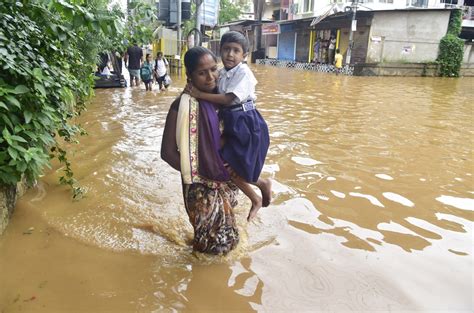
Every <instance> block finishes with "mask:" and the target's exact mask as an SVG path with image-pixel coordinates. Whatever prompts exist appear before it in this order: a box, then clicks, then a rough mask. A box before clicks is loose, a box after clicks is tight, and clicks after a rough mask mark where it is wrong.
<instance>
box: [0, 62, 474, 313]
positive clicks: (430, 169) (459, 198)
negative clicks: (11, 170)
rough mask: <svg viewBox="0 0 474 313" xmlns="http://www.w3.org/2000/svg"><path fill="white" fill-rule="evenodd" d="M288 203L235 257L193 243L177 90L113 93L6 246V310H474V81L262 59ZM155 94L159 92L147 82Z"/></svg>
mask: <svg viewBox="0 0 474 313" xmlns="http://www.w3.org/2000/svg"><path fill="white" fill-rule="evenodd" d="M253 70H254V71H255V74H256V77H257V79H258V80H259V85H258V86H257V89H258V90H257V91H258V106H259V109H260V111H261V113H262V115H263V116H264V117H265V118H266V120H267V122H268V124H269V127H270V132H271V147H270V151H269V155H268V159H267V162H266V165H265V168H264V172H263V176H265V177H271V178H272V179H273V182H274V183H273V189H274V199H273V204H272V205H271V206H270V207H268V208H264V209H262V210H261V211H260V212H259V216H258V218H257V219H256V220H255V221H254V222H252V223H250V224H247V223H246V222H245V217H246V214H247V211H248V208H249V202H248V201H247V200H246V199H245V198H244V197H243V196H241V198H240V200H241V201H240V205H239V206H238V208H237V209H236V214H237V217H238V223H239V227H240V231H241V234H242V240H241V243H240V244H239V247H238V249H237V250H236V251H234V252H232V253H231V254H229V255H228V256H226V257H209V256H204V255H196V254H192V253H191V248H190V246H189V242H190V239H191V238H192V232H191V227H190V224H189V223H188V221H187V216H186V213H185V210H184V207H183V203H182V196H181V189H180V177H179V174H178V173H177V172H175V171H173V170H172V169H171V168H170V167H169V166H167V164H165V163H164V162H163V161H162V160H161V159H160V156H159V154H160V144H161V136H162V131H163V126H164V120H165V116H166V113H167V109H168V107H169V105H170V103H171V101H172V100H173V99H174V98H175V97H176V95H177V94H178V93H179V91H180V90H181V88H182V86H183V84H184V80H183V79H182V78H179V77H174V85H173V87H172V88H171V89H170V90H169V91H168V92H166V93H159V92H158V91H153V92H148V93H147V92H145V91H144V90H143V89H138V88H133V89H131V88H126V89H108V90H97V91H96V96H95V98H94V99H93V100H92V102H91V103H90V105H89V106H88V111H87V112H85V113H84V114H83V115H82V116H81V117H80V119H79V121H80V123H81V124H82V125H83V126H84V127H85V129H86V130H87V132H88V133H89V135H88V136H87V137H83V138H81V139H80V141H81V143H80V145H78V146H73V147H72V148H71V149H72V154H71V159H72V160H73V164H74V172H75V174H76V177H77V179H78V180H79V182H80V183H81V184H82V186H84V187H85V188H86V189H87V196H86V197H85V198H84V199H82V200H80V201H77V202H73V201H71V195H70V191H69V190H68V189H67V188H65V187H63V186H59V185H58V183H57V178H58V175H59V174H60V172H61V168H59V167H58V166H57V165H54V166H53V168H52V170H50V171H47V172H46V173H45V175H44V177H43V178H42V179H41V180H40V181H39V183H38V185H37V186H36V187H35V188H33V189H30V190H29V191H28V192H27V194H26V195H25V196H24V197H23V198H22V199H21V200H19V202H18V205H17V207H16V211H15V213H14V215H13V218H12V220H11V223H10V225H9V227H8V229H7V230H6V232H5V234H4V235H3V236H2V237H1V238H0V312H253V311H258V312H313V311H314V312H316V311H331V312H342V311H394V312H396V311H427V312H429V311H437V312H440V311H444V312H464V311H465V312H470V311H472V310H473V294H474V291H473V283H474V282H473V280H474V275H473V258H472V256H473V246H474V245H473V220H474V215H473V211H474V186H473V177H472V175H473V170H474V169H473V165H474V164H473V138H474V137H473V133H474V126H473V125H474V123H473V117H474V115H473V101H472V99H473V97H472V96H473V86H474V84H473V83H474V80H473V79H471V78H463V79H432V78H382V77H376V78H371V77H344V76H337V77H336V76H334V75H330V74H320V73H313V72H305V71H297V70H288V69H280V68H272V67H265V66H254V67H253ZM142 88H144V87H143V86H142Z"/></svg>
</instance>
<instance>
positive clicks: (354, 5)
mask: <svg viewBox="0 0 474 313" xmlns="http://www.w3.org/2000/svg"><path fill="white" fill-rule="evenodd" d="M358 4H359V0H353V1H352V6H351V7H352V21H351V31H350V33H349V47H347V54H346V65H349V64H351V54H352V48H353V46H354V39H353V38H354V32H355V31H356V29H355V28H356V27H357V26H356V23H357V20H356V13H357V5H358Z"/></svg>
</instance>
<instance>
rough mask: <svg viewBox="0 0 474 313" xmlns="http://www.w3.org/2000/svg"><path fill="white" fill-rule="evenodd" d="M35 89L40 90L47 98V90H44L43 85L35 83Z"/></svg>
mask: <svg viewBox="0 0 474 313" xmlns="http://www.w3.org/2000/svg"><path fill="white" fill-rule="evenodd" d="M35 89H36V90H38V91H39V92H40V93H41V95H42V96H43V97H46V89H44V86H43V85H42V84H39V83H35Z"/></svg>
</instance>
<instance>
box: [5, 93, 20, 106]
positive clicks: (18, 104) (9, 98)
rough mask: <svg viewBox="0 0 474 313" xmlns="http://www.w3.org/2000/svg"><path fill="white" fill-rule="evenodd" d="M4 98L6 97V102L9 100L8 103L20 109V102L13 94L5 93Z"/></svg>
mask: <svg viewBox="0 0 474 313" xmlns="http://www.w3.org/2000/svg"><path fill="white" fill-rule="evenodd" d="M5 98H6V99H7V101H8V102H10V104H12V105H14V106H16V107H17V108H19V109H21V104H20V102H19V101H18V100H17V99H16V98H15V97H13V96H10V95H6V96H5Z"/></svg>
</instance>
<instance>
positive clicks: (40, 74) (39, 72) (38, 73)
mask: <svg viewBox="0 0 474 313" xmlns="http://www.w3.org/2000/svg"><path fill="white" fill-rule="evenodd" d="M33 76H34V77H35V78H36V79H37V80H39V81H42V80H43V71H42V70H41V69H40V68H34V69H33Z"/></svg>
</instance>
